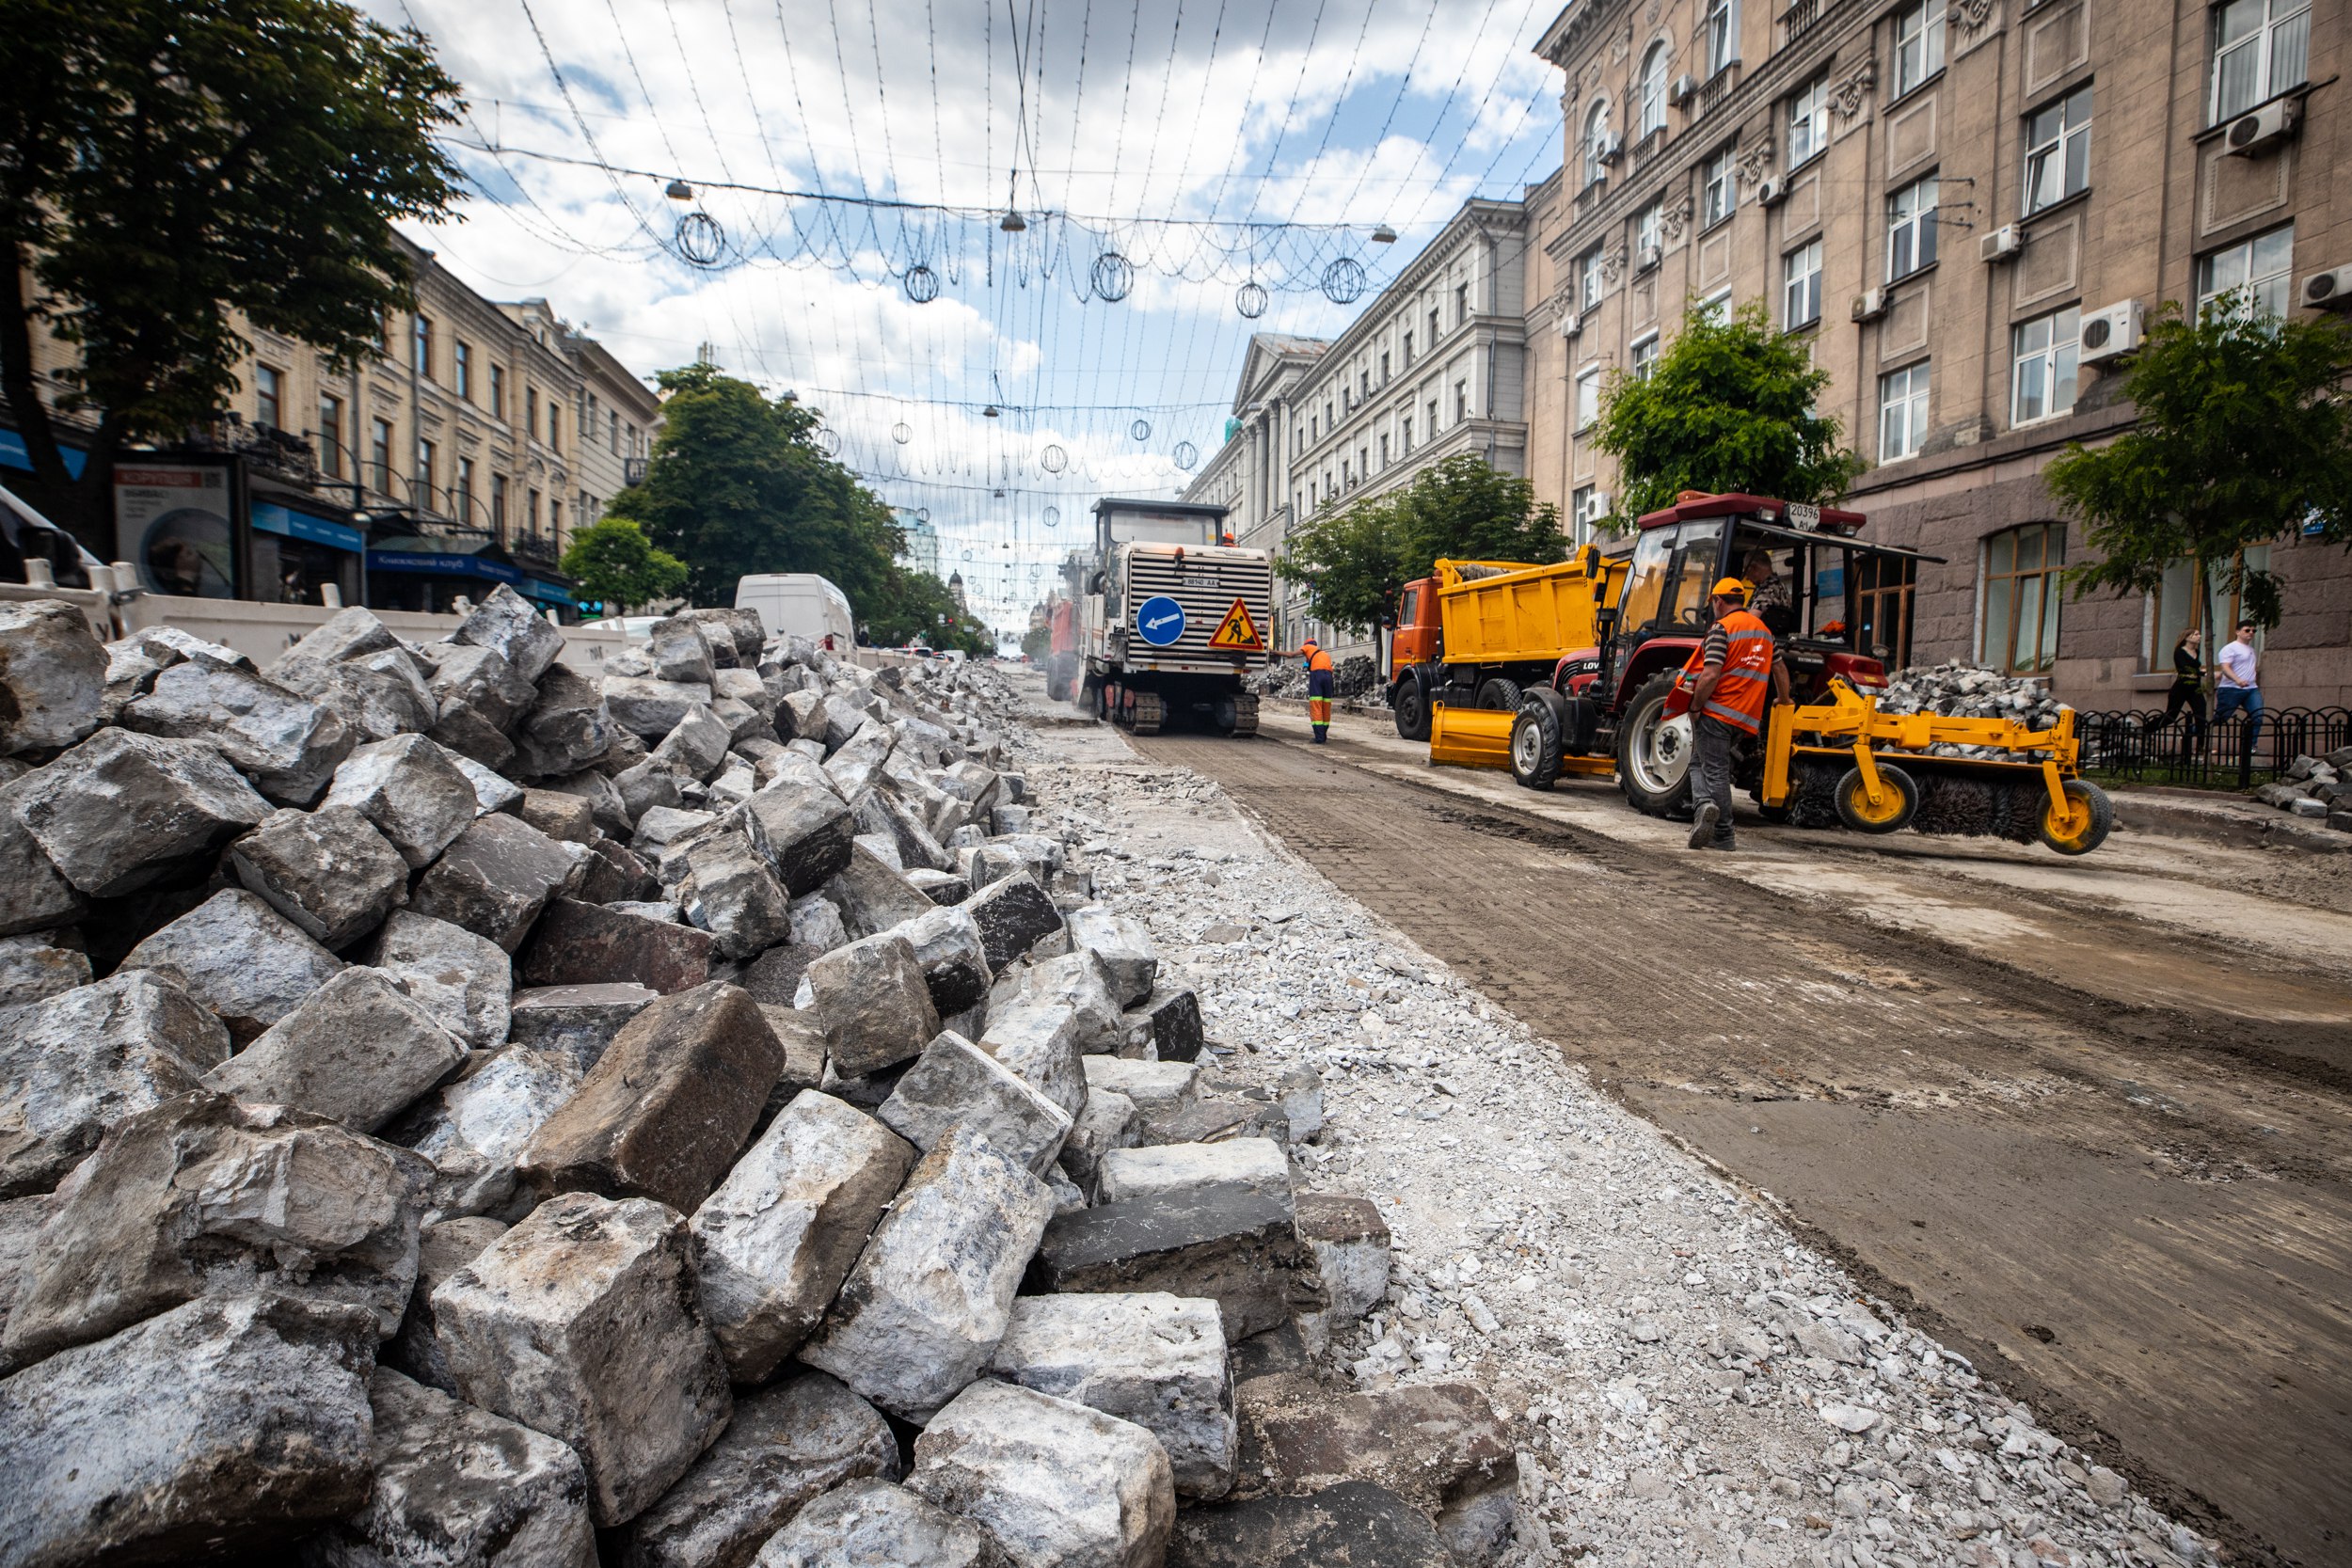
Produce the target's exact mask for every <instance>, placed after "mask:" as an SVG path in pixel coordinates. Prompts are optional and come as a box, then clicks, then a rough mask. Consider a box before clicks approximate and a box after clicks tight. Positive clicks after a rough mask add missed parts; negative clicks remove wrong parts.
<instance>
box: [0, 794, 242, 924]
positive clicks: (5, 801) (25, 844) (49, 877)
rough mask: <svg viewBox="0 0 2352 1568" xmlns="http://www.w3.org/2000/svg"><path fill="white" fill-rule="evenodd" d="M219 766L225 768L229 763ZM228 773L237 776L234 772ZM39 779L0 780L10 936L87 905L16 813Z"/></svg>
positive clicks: (3, 920) (1, 903) (74, 915)
mask: <svg viewBox="0 0 2352 1568" xmlns="http://www.w3.org/2000/svg"><path fill="white" fill-rule="evenodd" d="M221 766H222V767H223V768H227V766H228V765H227V764H226V763H223V764H222V765H221ZM43 771H44V772H45V771H46V769H44V770H43ZM40 777H41V774H40V773H26V774H24V776H23V777H21V778H18V779H15V780H12V781H10V782H8V783H7V784H0V935H7V936H11V937H13V936H19V935H22V934H24V933H26V932H31V931H46V930H51V929H54V928H55V927H59V926H66V925H71V924H72V923H73V922H74V921H76V920H79V919H80V918H81V917H82V914H83V912H84V911H85V910H86V909H87V900H86V899H85V898H84V897H83V895H82V894H81V891H80V890H79V889H77V888H76V887H74V885H73V884H72V882H69V881H67V880H66V879H65V874H64V873H63V872H61V871H59V870H58V869H57V867H56V863H55V862H54V861H52V860H51V859H50V858H49V853H48V851H47V850H45V849H43V848H42V847H40V840H38V839H36V838H35V837H34V836H33V835H32V832H31V831H30V830H28V829H27V828H26V827H25V826H24V819H23V818H22V817H20V816H18V815H17V804H18V802H19V801H21V800H23V799H24V797H25V795H27V794H28V793H30V791H31V786H32V785H33V784H36V783H37V782H38V781H39V780H40ZM230 777H231V778H235V777H236V775H235V773H234V771H233V770H231V771H230ZM237 782H238V783H239V784H243V783H244V782H245V781H244V780H242V779H238V780H237ZM248 793H250V791H248ZM253 800H254V803H255V804H256V805H259V806H261V807H262V810H263V812H264V813H266V812H267V810H268V803H267V802H266V801H264V800H262V798H261V797H260V796H258V795H256V796H254V797H253ZM255 820H257V821H258V820H259V818H256V819H255ZM230 831H231V832H234V830H233V829H232V830H230ZM223 836H224V837H225V836H227V835H226V834H224V835H223Z"/></svg>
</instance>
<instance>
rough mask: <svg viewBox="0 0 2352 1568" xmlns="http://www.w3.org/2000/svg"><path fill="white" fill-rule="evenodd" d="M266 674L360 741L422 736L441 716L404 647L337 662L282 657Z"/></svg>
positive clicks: (431, 694) (430, 691) (431, 692)
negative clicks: (336, 722) (318, 709)
mask: <svg viewBox="0 0 2352 1568" xmlns="http://www.w3.org/2000/svg"><path fill="white" fill-rule="evenodd" d="M269 678H270V679H271V680H273V681H276V682H277V683H278V685H279V686H282V687H284V688H285V689H287V690H289V691H292V692H294V693H295V694H296V695H297V696H302V697H307V698H309V699H310V701H311V702H314V703H316V704H318V705H319V706H321V707H323V708H325V709H326V710H327V711H328V712H329V713H332V714H333V715H334V716H335V717H336V718H337V719H340V720H342V723H343V727H344V728H345V729H347V730H349V731H350V732H351V737H352V739H353V740H354V741H357V742H360V743H365V742H368V741H374V740H389V739H390V738H392V737H393V736H398V735H422V734H424V733H425V732H426V731H428V730H430V729H432V728H433V727H434V726H435V725H436V724H437V723H439V722H440V720H441V709H440V705H439V704H437V703H436V702H435V701H434V700H433V691H432V689H431V688H429V687H427V686H426V685H425V683H424V676H423V674H422V673H421V672H420V671H419V670H418V669H417V666H416V663H415V661H414V660H413V659H411V658H410V657H409V656H408V654H407V652H406V650H405V649H402V650H396V651H393V652H389V653H381V654H374V655H371V656H369V657H366V658H364V659H358V660H353V661H350V662H345V663H339V664H326V663H322V662H320V661H319V660H317V659H310V658H294V657H282V658H279V659H278V661H277V662H276V663H274V664H272V665H271V666H270V667H269Z"/></svg>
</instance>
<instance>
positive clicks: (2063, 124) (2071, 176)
mask: <svg viewBox="0 0 2352 1568" xmlns="http://www.w3.org/2000/svg"><path fill="white" fill-rule="evenodd" d="M2089 188H2090V88H2089V87H2077V88H2076V89H2075V90H2074V91H2073V92H2070V93H2068V94H2067V95H2066V96H2065V97H2064V98H2062V99H2060V100H2058V102H2057V103H2053V104H2051V105H2050V106H2049V107H2048V108H2046V109H2043V110H2042V112H2041V113H2039V114H2036V115H2033V116H2030V117H2028V118H2027V119H2026V213H2027V214H2034V213H2038V212H2040V211H2042V208H2044V207H2047V206H2050V205H2052V204H2053V203H2055V202H2059V201H2063V200H2065V199H2066V198H2068V197H2070V196H2073V195H2074V193H2075V192H2076V191H2080V190H2087V189H2089Z"/></svg>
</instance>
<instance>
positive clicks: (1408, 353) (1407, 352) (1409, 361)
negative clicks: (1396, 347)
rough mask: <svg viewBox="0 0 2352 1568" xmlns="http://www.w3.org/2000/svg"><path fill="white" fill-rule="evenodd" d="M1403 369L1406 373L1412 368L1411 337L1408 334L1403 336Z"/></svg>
mask: <svg viewBox="0 0 2352 1568" xmlns="http://www.w3.org/2000/svg"><path fill="white" fill-rule="evenodd" d="M1405 368H1406V370H1408V371H1409V370H1411V369H1412V368H1413V335H1412V334H1411V333H1410V332H1407V333H1406V334H1405Z"/></svg>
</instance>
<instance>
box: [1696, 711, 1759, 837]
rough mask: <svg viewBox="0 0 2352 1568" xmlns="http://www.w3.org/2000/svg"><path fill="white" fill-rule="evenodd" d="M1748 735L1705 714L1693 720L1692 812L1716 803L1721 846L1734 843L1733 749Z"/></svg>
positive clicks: (1716, 827) (1716, 834)
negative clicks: (1732, 807) (1732, 803)
mask: <svg viewBox="0 0 2352 1568" xmlns="http://www.w3.org/2000/svg"><path fill="white" fill-rule="evenodd" d="M1745 733H1746V732H1744V731H1741V730H1736V729H1734V728H1732V727H1731V726H1730V725H1729V724H1726V723H1724V721H1722V720H1720V719H1711V718H1708V716H1707V715H1706V714H1703V713H1702V714H1694V715H1693V716H1692V720H1691V736H1692V741H1693V742H1694V743H1695V744H1694V745H1693V746H1692V757H1691V809H1692V812H1693V813H1695V812H1696V811H1697V810H1698V808H1699V807H1701V806H1703V805H1705V804H1707V803H1708V801H1709V800H1712V801H1714V802H1715V813H1716V816H1715V842H1716V843H1718V844H1729V843H1730V842H1731V748H1732V747H1733V746H1734V745H1735V744H1737V743H1738V742H1739V740H1740V736H1742V735H1743V734H1745Z"/></svg>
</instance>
